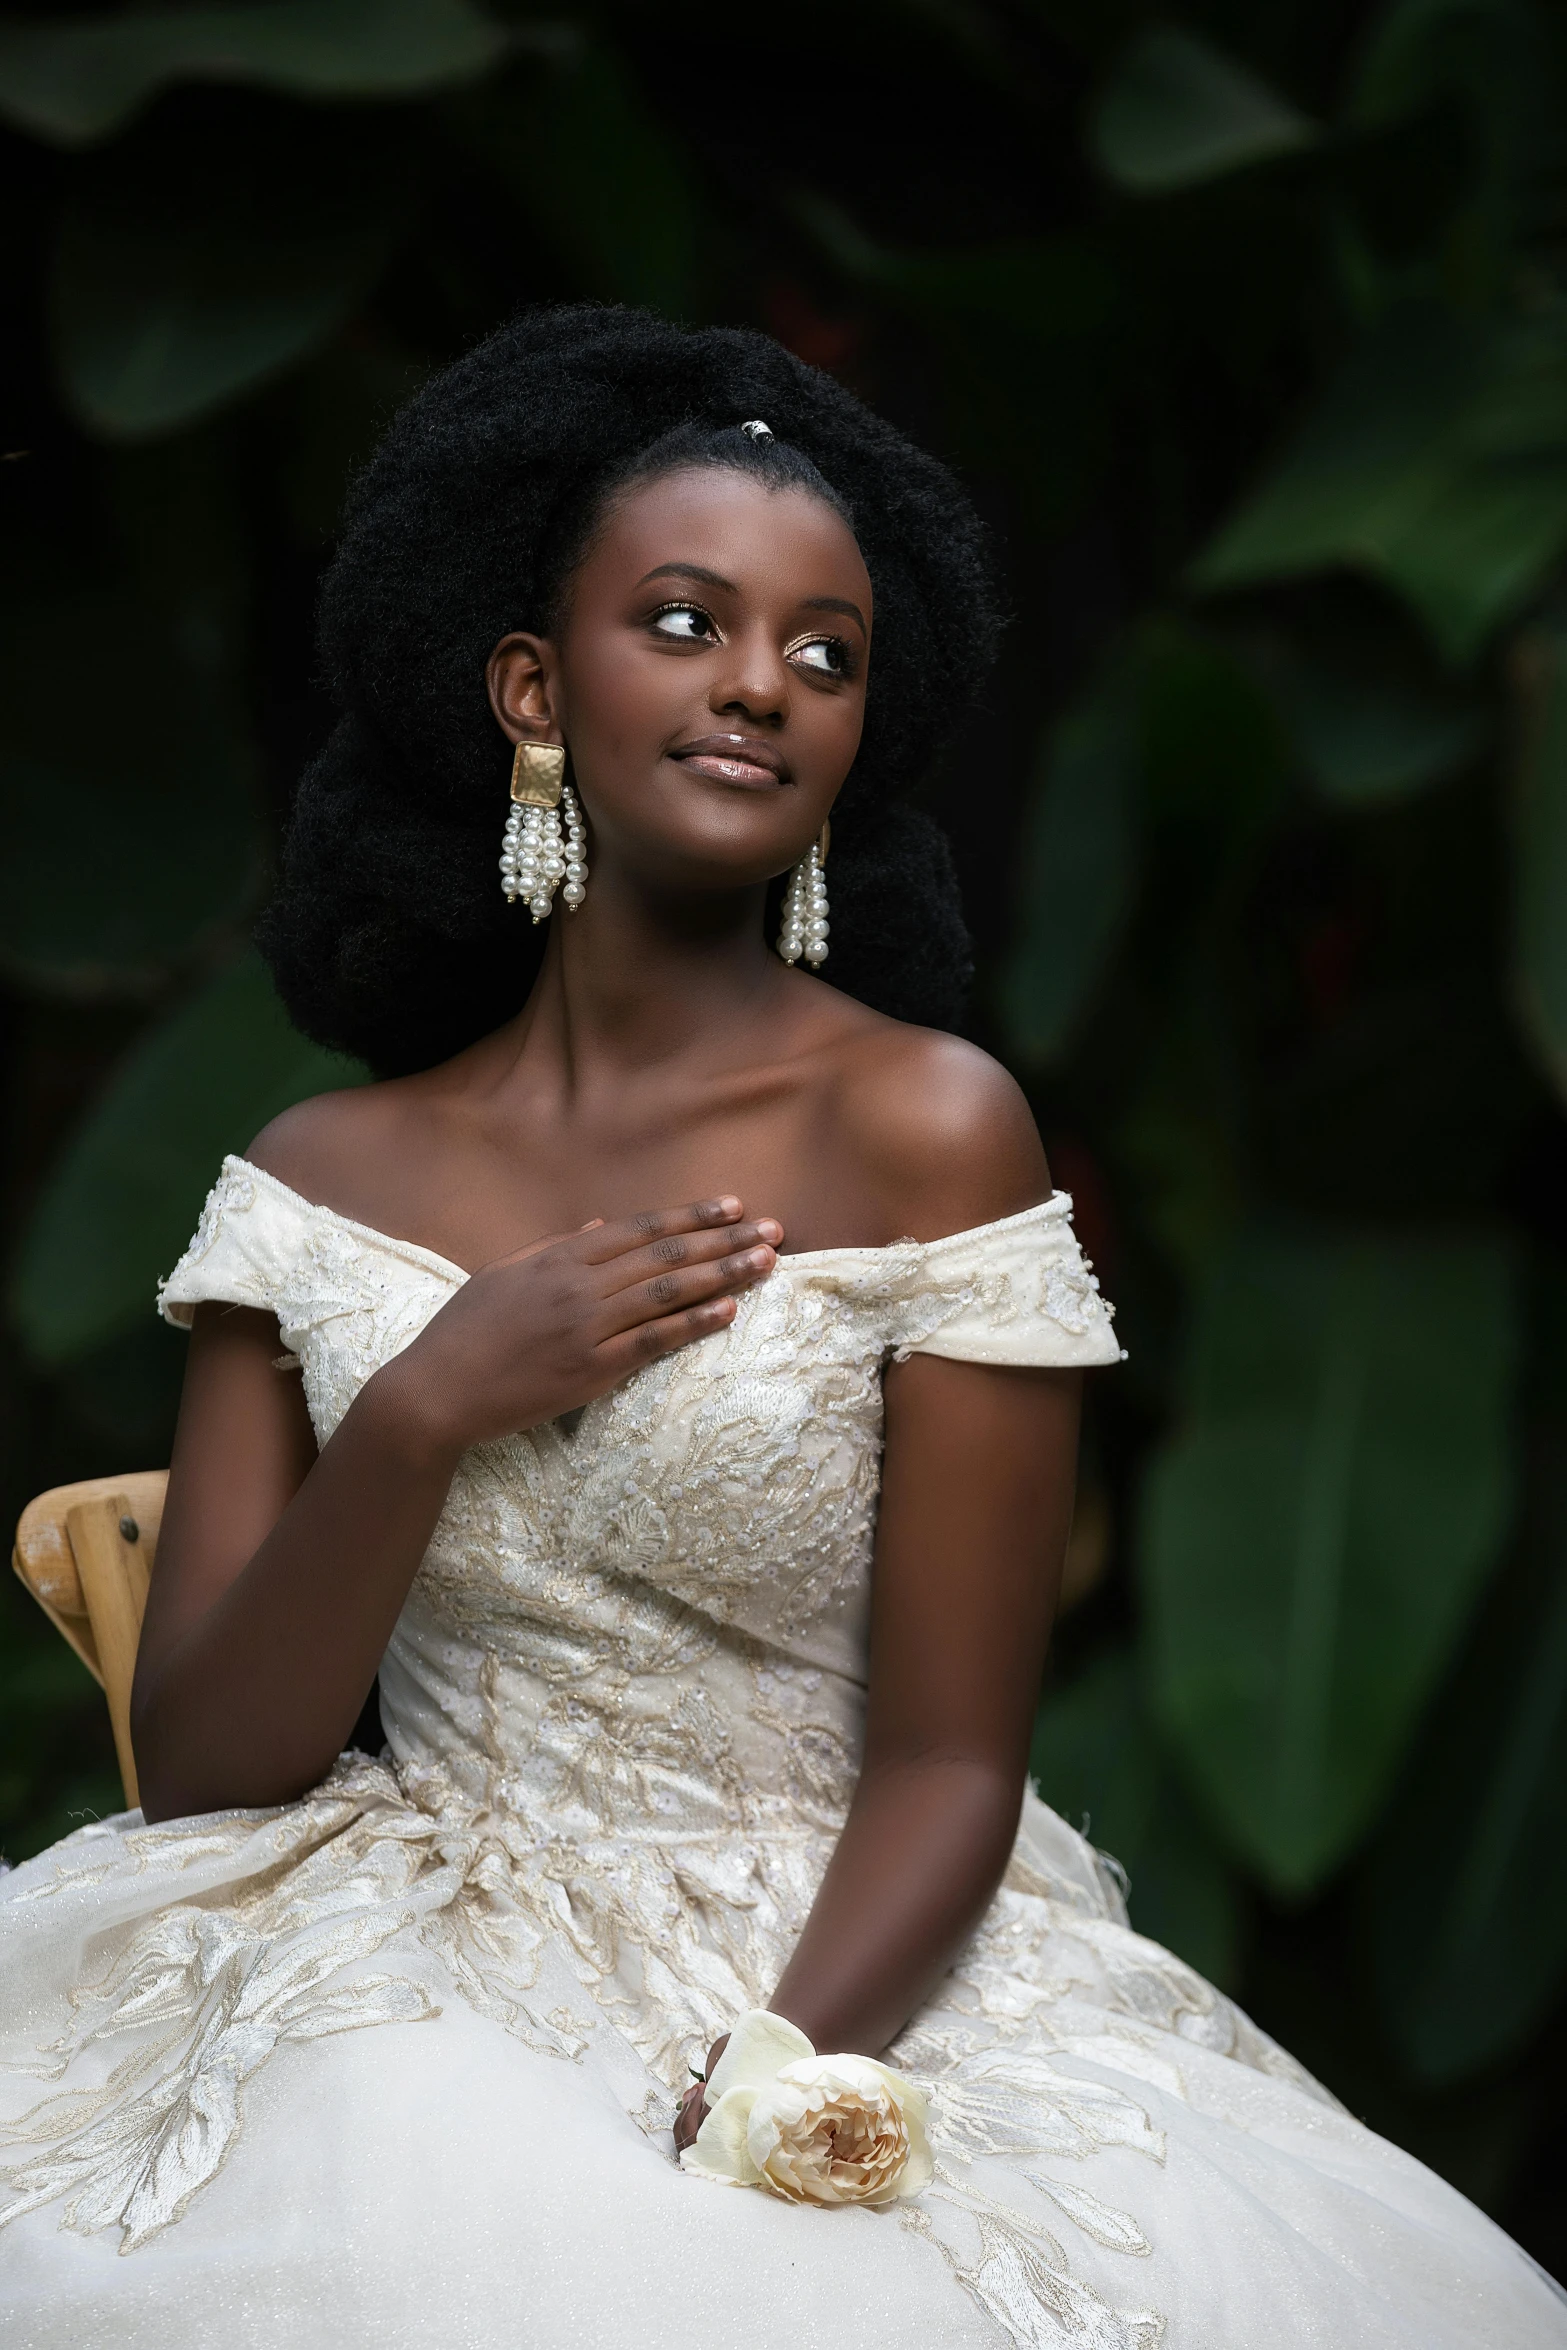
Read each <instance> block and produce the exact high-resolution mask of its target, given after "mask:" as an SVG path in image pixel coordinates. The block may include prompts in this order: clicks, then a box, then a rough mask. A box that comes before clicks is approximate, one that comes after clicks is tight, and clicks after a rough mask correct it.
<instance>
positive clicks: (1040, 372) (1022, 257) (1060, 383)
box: [790, 193, 1122, 530]
mask: <svg viewBox="0 0 1567 2350" xmlns="http://www.w3.org/2000/svg"><path fill="white" fill-rule="evenodd" d="M790 211H791V212H792V214H793V216H794V218H795V219H796V220H798V221H799V222H800V224H801V226H802V227H803V228H804V229H805V230H806V232H807V234H808V235H809V236H810V237H811V239H812V241H813V243H815V244H816V245H817V246H818V247H819V249H820V250H821V252H822V253H823V254H825V255H826V257H827V258H828V259H829V260H830V261H831V262H832V264H833V265H834V267H835V268H836V269H838V270H840V271H841V272H842V274H843V275H844V276H845V277H846V278H847V279H848V280H849V281H850V282H851V283H852V284H853V285H854V286H855V287H857V288H859V289H862V290H864V291H868V292H871V293H873V294H874V295H875V296H877V297H878V298H879V299H880V301H882V302H883V303H885V304H886V305H887V307H888V308H889V309H891V310H893V311H895V312H896V313H898V314H899V315H900V316H901V317H903V318H905V319H907V320H909V321H910V322H911V323H912V324H913V325H914V326H916V327H917V328H918V329H919V331H920V332H921V333H922V334H924V335H928V336H929V337H931V338H932V341H933V343H934V345H935V348H936V351H937V354H938V356H939V359H940V365H941V373H942V381H943V390H944V393H945V400H944V406H945V409H946V413H947V419H948V429H949V431H950V433H951V437H952V441H953V445H954V447H955V449H956V450H957V452H958V453H959V454H960V455H962V456H963V457H965V458H966V459H967V460H968V461H969V462H970V463H971V464H974V465H976V466H979V467H983V468H984V470H985V471H986V472H987V473H1004V474H1006V475H1007V477H1008V479H1009V481H1010V483H1011V485H1012V487H1013V489H1014V491H1015V492H1016V493H1018V494H1019V495H1020V497H1021V501H1022V503H1023V505H1024V508H1025V510H1026V512H1027V515H1028V519H1029V521H1030V522H1031V523H1032V524H1033V525H1034V527H1035V528H1036V529H1040V530H1057V529H1059V528H1060V527H1061V526H1062V524H1063V522H1064V521H1065V520H1066V519H1067V518H1068V517H1069V516H1070V515H1071V514H1073V513H1074V512H1076V511H1077V510H1079V509H1080V508H1081V507H1082V506H1083V505H1084V503H1085V502H1086V501H1087V499H1088V498H1089V497H1090V496H1091V495H1092V493H1093V491H1094V489H1095V487H1096V486H1097V484H1098V482H1099V481H1100V479H1101V478H1102V476H1103V473H1104V471H1105V469H1106V466H1107V464H1108V462H1109V458H1110V452H1111V432H1110V420H1111V408H1110V403H1109V399H1108V397H1107V392H1108V361H1109V355H1110V352H1111V350H1112V348H1113V347H1114V339H1115V336H1116V333H1117V331H1118V328H1119V324H1120V312H1121V309H1122V298H1121V288H1120V286H1119V284H1118V281H1117V278H1116V274H1115V271H1114V269H1113V267H1112V265H1111V262H1110V259H1109V257H1108V256H1107V254H1106V253H1105V252H1103V251H1102V250H1101V249H1100V248H1099V247H1098V246H1097V245H1096V244H1095V243H1094V242H1093V241H1092V240H1091V239H1090V238H1088V237H1086V236H1081V235H1063V236H1054V237H1010V238H1005V239H1000V240H998V241H996V242H995V243H992V244H978V245H968V246H962V247H957V248H951V249H938V250H936V251H931V252H923V253H922V252H911V251H907V250H904V249H901V248H896V247H892V246H888V245H883V244H880V243H878V242H877V241H876V240H875V239H874V238H872V237H869V236H867V235H866V234H865V232H864V230H863V229H861V228H860V227H859V225H858V223H857V222H856V221H855V220H854V219H853V218H852V217H851V215H850V214H848V213H847V212H845V211H844V210H843V208H842V207H841V206H840V205H837V204H834V203H832V202H831V201H830V200H829V199H828V198H826V197H823V196H819V195H817V194H815V193H805V194H801V195H798V196H796V197H795V198H794V199H793V201H792V203H791V205H790Z"/></svg>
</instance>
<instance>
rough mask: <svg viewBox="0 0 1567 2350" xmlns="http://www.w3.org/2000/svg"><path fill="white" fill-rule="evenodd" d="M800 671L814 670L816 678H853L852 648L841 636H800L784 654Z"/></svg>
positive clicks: (853, 657) (853, 659) (853, 656)
mask: <svg viewBox="0 0 1567 2350" xmlns="http://www.w3.org/2000/svg"><path fill="white" fill-rule="evenodd" d="M784 659H785V660H786V661H793V662H795V663H796V664H797V666H798V667H799V668H801V669H814V670H815V672H816V674H817V676H818V677H853V676H854V674H855V654H854V647H853V646H852V645H851V644H850V643H849V642H848V641H847V639H846V638H844V637H841V636H802V637H799V638H797V639H796V641H795V642H794V643H793V644H792V645H790V646H789V647H788V648H787V650H786V651H785V654H784Z"/></svg>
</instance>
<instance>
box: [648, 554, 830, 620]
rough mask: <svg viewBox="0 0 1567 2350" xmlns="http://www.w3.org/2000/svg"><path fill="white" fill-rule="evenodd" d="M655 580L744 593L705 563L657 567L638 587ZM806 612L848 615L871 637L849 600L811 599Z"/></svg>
mask: <svg viewBox="0 0 1567 2350" xmlns="http://www.w3.org/2000/svg"><path fill="white" fill-rule="evenodd" d="M653 579H699V580H700V581H701V582H702V585H703V586H704V587H711V588H722V589H723V590H724V592H725V593H726V594H727V595H731V596H737V595H738V594H739V593H740V591H739V589H738V588H737V587H736V586H735V583H734V581H733V580H732V579H725V577H724V575H723V573H722V572H721V571H709V570H707V568H706V567H705V565H703V564H701V563H655V564H654V566H653V568H652V570H651V571H644V572H643V574H642V577H641V578H640V579H639V580H638V581H637V585H638V587H646V586H647V584H648V582H649V580H653ZM803 609H804V610H805V611H807V612H842V613H845V614H846V615H847V616H848V618H849V619H850V620H853V621H856V622H857V623H858V624H859V628H860V633H861V634H862V635H863V636H869V635H870V630H869V629H868V628H867V627H866V625H865V615H864V613H863V612H862V611H861V610H860V607H859V605H858V604H851V603H850V601H849V599H848V597H847V596H807V597H806V598H805V602H804V606H803Z"/></svg>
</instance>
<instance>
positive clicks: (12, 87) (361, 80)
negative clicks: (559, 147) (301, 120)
mask: <svg viewBox="0 0 1567 2350" xmlns="http://www.w3.org/2000/svg"><path fill="white" fill-rule="evenodd" d="M506 47H507V36H506V34H505V33H503V32H502V31H501V29H500V27H499V26H498V25H495V24H492V23H491V22H490V20H489V19H488V18H487V17H486V16H485V15H484V14H483V13H482V11H481V10H480V9H478V8H476V7H473V6H471V5H470V0H256V4H255V5H252V6H248V7H227V8H212V7H207V8H201V7H195V8H147V9H140V10H136V11H133V12H132V13H130V14H127V15H122V16H105V17H77V18H75V19H73V20H67V21H66V22H64V23H60V22H56V23H54V24H48V23H34V24H19V23H17V22H15V21H14V20H13V21H12V22H11V23H10V24H7V25H4V26H0V117H5V118H8V119H9V120H10V121H11V122H14V123H15V124H17V126H18V127H19V128H20V129H22V130H25V131H32V132H33V133H34V134H35V135H36V136H38V137H39V138H44V139H52V140H54V141H56V142H57V143H58V144H59V145H61V146H82V145H85V144H87V143H88V142H89V141H91V140H94V139H100V138H102V137H103V136H104V135H105V134H106V133H107V132H109V131H112V130H115V129H117V128H118V127H119V126H120V124H121V123H123V122H125V121H126V120H127V119H128V117H129V116H131V115H132V114H134V113H135V112H136V111H137V109H138V108H139V107H142V106H144V105H145V104H146V102H147V100H148V99H149V98H150V97H152V96H153V95H154V94H155V93H156V92H157V91H159V90H161V89H164V88H166V87H167V86H168V85H169V84H170V83H171V82H181V81H211V82H254V83H259V84H261V85H263V86H264V87H267V88H270V89H275V90H287V91H292V92H294V93H295V94H296V95H298V96H301V97H308V98H402V97H411V96H414V95H416V94H417V93H419V92H420V91H423V90H433V89H440V88H444V87H446V86H448V85H449V84H451V83H453V82H461V81H468V80H471V79H472V78H473V77H474V76H475V75H477V74H481V73H483V72H484V71H485V70H486V68H487V67H489V66H491V65H493V64H494V63H495V62H496V60H497V59H498V58H499V57H500V56H501V54H502V53H503V51H504V50H505V48H506Z"/></svg>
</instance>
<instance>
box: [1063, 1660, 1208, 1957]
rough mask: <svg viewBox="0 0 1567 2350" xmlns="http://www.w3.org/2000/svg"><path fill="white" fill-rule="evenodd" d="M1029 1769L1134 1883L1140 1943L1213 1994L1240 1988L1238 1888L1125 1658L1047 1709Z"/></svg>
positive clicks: (1131, 1896) (1087, 1676) (1092, 1671)
mask: <svg viewBox="0 0 1567 2350" xmlns="http://www.w3.org/2000/svg"><path fill="white" fill-rule="evenodd" d="M1029 1768H1030V1771H1031V1773H1032V1776H1033V1778H1034V1780H1035V1783H1036V1784H1037V1786H1038V1788H1039V1792H1040V1794H1041V1795H1042V1796H1043V1797H1044V1799H1045V1801H1046V1803H1048V1804H1049V1805H1050V1806H1051V1807H1052V1809H1053V1810H1055V1811H1058V1812H1059V1813H1060V1814H1061V1816H1062V1818H1063V1819H1064V1820H1066V1821H1068V1822H1069V1823H1070V1825H1071V1826H1072V1827H1074V1828H1080V1829H1081V1830H1082V1832H1083V1834H1084V1835H1085V1836H1088V1837H1090V1838H1091V1840H1092V1841H1093V1842H1094V1843H1095V1844H1096V1845H1098V1846H1099V1847H1100V1848H1101V1849H1102V1850H1103V1851H1105V1852H1106V1853H1108V1854H1109V1855H1110V1856H1111V1857H1112V1858H1113V1859H1114V1860H1116V1861H1117V1862H1119V1864H1120V1866H1121V1868H1122V1869H1123V1870H1124V1871H1125V1873H1126V1877H1127V1881H1128V1887H1129V1891H1128V1907H1129V1908H1130V1910H1131V1914H1132V1923H1133V1925H1134V1926H1135V1927H1136V1929H1137V1931H1138V1932H1139V1933H1140V1934H1147V1935H1148V1936H1150V1938H1151V1939H1152V1940H1153V1941H1155V1942H1160V1943H1163V1945H1164V1947H1165V1948H1166V1949H1167V1950H1173V1951H1174V1952H1175V1953H1176V1955H1177V1956H1178V1957H1180V1958H1184V1959H1185V1960H1186V1962H1187V1964H1188V1965H1189V1966H1194V1967H1195V1968H1196V1969H1197V1971H1198V1973H1199V1974H1201V1975H1204V1976H1206V1978H1207V1979H1208V1981H1209V1982H1210V1983H1217V1984H1218V1985H1219V1986H1220V1987H1221V1989H1222V1988H1225V1987H1228V1986H1231V1985H1233V1983H1234V1981H1235V1977H1236V1971H1237V1965H1238V1961H1239V1944H1240V1906H1239V1901H1238V1898H1237V1893H1236V1886H1235V1881H1234V1879H1233V1877H1232V1876H1231V1874H1230V1870H1229V1867H1228V1865H1227V1863H1226V1862H1225V1860H1224V1857H1223V1855H1222V1854H1221V1853H1220V1852H1219V1851H1218V1850H1217V1849H1216V1848H1215V1846H1214V1844H1213V1841H1212V1839H1211V1837H1210V1836H1209V1835H1208V1834H1207V1832H1206V1830H1205V1829H1204V1827H1203V1824H1202V1821H1201V1820H1200V1819H1199V1818H1198V1816H1197V1814H1196V1813H1195V1812H1194V1810H1193V1808H1192V1806H1191V1803H1190V1801H1189V1800H1188V1798H1187V1796H1186V1794H1185V1792H1184V1790H1183V1789H1182V1787H1181V1785H1180V1783H1179V1780H1178V1779H1177V1777H1176V1774H1175V1771H1174V1768H1173V1766H1172V1765H1171V1763H1170V1761H1169V1758H1168V1757H1167V1756H1166V1755H1164V1754H1162V1753H1161V1752H1160V1749H1159V1745H1158V1742H1157V1740H1156V1738H1155V1736H1154V1733H1153V1731H1152V1729H1151V1727H1150V1725H1149V1723H1148V1720H1147V1718H1146V1715H1145V1713H1144V1711H1143V1707H1142V1703H1141V1699H1140V1697H1139V1694H1138V1689H1137V1680H1136V1673H1135V1668H1134V1666H1133V1664H1132V1661H1131V1659H1130V1658H1129V1657H1128V1656H1126V1655H1124V1654H1121V1653H1114V1652H1113V1653H1110V1654H1107V1655H1102V1656H1100V1657H1098V1658H1096V1659H1095V1661H1094V1662H1093V1663H1092V1664H1091V1665H1090V1666H1089V1667H1088V1669H1087V1670H1086V1671H1085V1672H1084V1673H1083V1674H1082V1675H1081V1676H1080V1677H1079V1678H1078V1679H1077V1680H1075V1681H1073V1682H1072V1683H1071V1684H1070V1685H1069V1686H1068V1687H1067V1688H1065V1689H1061V1690H1058V1691H1053V1692H1052V1693H1051V1694H1050V1695H1049V1696H1048V1697H1047V1698H1046V1699H1045V1702H1044V1704H1043V1705H1042V1706H1041V1707H1040V1709H1039V1716H1038V1719H1037V1721H1036V1723H1035V1726H1034V1743H1033V1751H1032V1754H1031V1756H1030V1762H1029Z"/></svg>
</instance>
